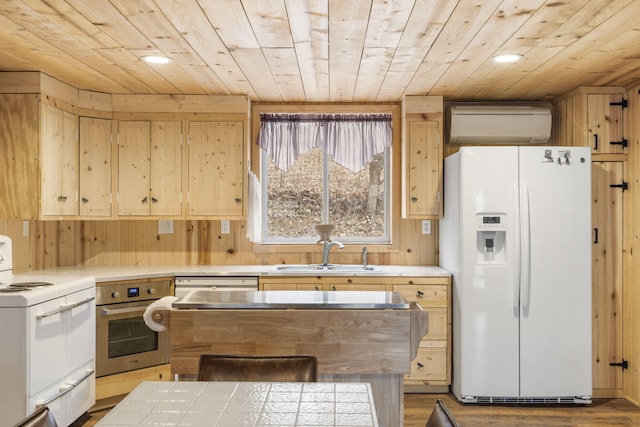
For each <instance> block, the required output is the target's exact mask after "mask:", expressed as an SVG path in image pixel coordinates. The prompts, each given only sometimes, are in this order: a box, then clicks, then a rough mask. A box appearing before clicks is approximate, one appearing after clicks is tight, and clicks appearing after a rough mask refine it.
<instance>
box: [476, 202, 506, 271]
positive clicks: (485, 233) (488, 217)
mask: <svg viewBox="0 0 640 427" xmlns="http://www.w3.org/2000/svg"><path fill="white" fill-rule="evenodd" d="M476 218H477V224H476V230H477V235H478V238H477V240H478V241H477V250H476V253H477V264H478V265H501V264H506V262H507V257H506V249H505V237H506V229H507V228H506V215H504V214H495V213H491V214H486V213H481V214H477V216H476Z"/></svg>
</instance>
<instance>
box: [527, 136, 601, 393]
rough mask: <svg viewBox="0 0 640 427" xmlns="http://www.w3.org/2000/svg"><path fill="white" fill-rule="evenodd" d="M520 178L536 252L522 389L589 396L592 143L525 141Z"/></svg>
mask: <svg viewBox="0 0 640 427" xmlns="http://www.w3.org/2000/svg"><path fill="white" fill-rule="evenodd" d="M567 156H569V157H567ZM520 185H521V189H522V191H523V194H525V195H526V196H524V195H523V197H528V203H526V204H525V203H523V204H522V205H523V206H524V205H528V212H523V214H522V216H521V217H526V216H528V217H529V224H526V223H524V222H523V223H522V226H521V229H522V230H523V234H524V235H526V234H527V233H528V235H529V247H528V248H524V249H523V253H526V252H530V254H531V255H530V260H529V261H530V269H528V271H529V277H525V278H523V288H522V291H521V293H522V295H521V301H522V302H523V306H522V312H521V319H520V359H521V360H520V364H521V369H520V376H521V378H520V382H521V385H520V388H521V390H520V395H521V396H522V397H540V396H590V395H591V326H590V325H591V252H590V251H591V240H590V239H591V213H590V212H591V200H590V198H591V191H590V188H591V157H590V152H589V148H582V147H521V148H520ZM526 240H527V239H526V237H525V238H523V242H524V243H526ZM527 283H528V284H529V285H530V286H525V285H526V284H527Z"/></svg>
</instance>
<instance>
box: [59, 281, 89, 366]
mask: <svg viewBox="0 0 640 427" xmlns="http://www.w3.org/2000/svg"><path fill="white" fill-rule="evenodd" d="M95 296H96V291H95V288H90V289H85V290H83V291H80V292H76V293H73V294H70V295H67V297H66V302H65V303H66V304H67V306H74V305H76V304H77V305H78V306H77V307H74V308H72V309H70V310H69V311H67V312H66V317H67V319H66V322H67V342H66V353H67V356H66V362H67V368H66V371H67V372H71V371H73V370H76V369H78V368H79V367H80V366H84V365H85V364H86V363H88V362H89V361H92V360H95V352H96V328H95V324H96V309H95V307H96V306H95ZM87 325H90V327H88V326H87Z"/></svg>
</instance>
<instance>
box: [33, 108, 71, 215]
mask: <svg viewBox="0 0 640 427" xmlns="http://www.w3.org/2000/svg"><path fill="white" fill-rule="evenodd" d="M42 115H43V116H42V117H43V119H42V123H43V126H42V153H41V157H40V158H41V165H42V202H43V203H42V215H43V216H50V215H56V216H57V215H77V214H78V150H79V147H78V117H77V116H76V115H75V114H71V113H68V112H66V111H63V110H60V109H58V108H55V107H52V106H50V105H42Z"/></svg>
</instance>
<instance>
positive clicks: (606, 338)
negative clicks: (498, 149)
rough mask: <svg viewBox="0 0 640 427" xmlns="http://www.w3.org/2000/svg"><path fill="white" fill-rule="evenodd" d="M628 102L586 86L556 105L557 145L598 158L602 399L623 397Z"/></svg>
mask: <svg viewBox="0 0 640 427" xmlns="http://www.w3.org/2000/svg"><path fill="white" fill-rule="evenodd" d="M625 97H626V90H625V89H623V88H617V87H583V88H578V89H576V90H575V91H573V92H571V93H569V94H567V95H566V96H565V97H563V98H562V99H560V100H559V101H558V102H557V103H556V104H555V105H554V123H553V142H554V144H558V145H568V146H588V147H591V153H592V175H591V191H592V206H591V216H592V226H593V230H592V233H593V236H592V252H591V253H592V304H593V314H592V331H593V341H592V343H593V344H592V351H593V365H592V375H593V388H594V396H596V397H618V396H621V395H622V392H623V368H622V366H620V365H622V362H623V360H624V358H625V351H624V348H623V329H622V320H623V318H624V316H623V312H622V309H623V299H622V296H623V286H625V284H624V283H623V277H624V274H623V254H624V237H623V236H624V227H625V208H624V206H625V198H626V192H627V188H628V187H627V186H628V182H627V177H626V173H627V172H626V170H627V136H626V132H627V126H626V122H627V120H626V117H627V108H626V107H627V101H626V100H625ZM612 364H613V365H612Z"/></svg>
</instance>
